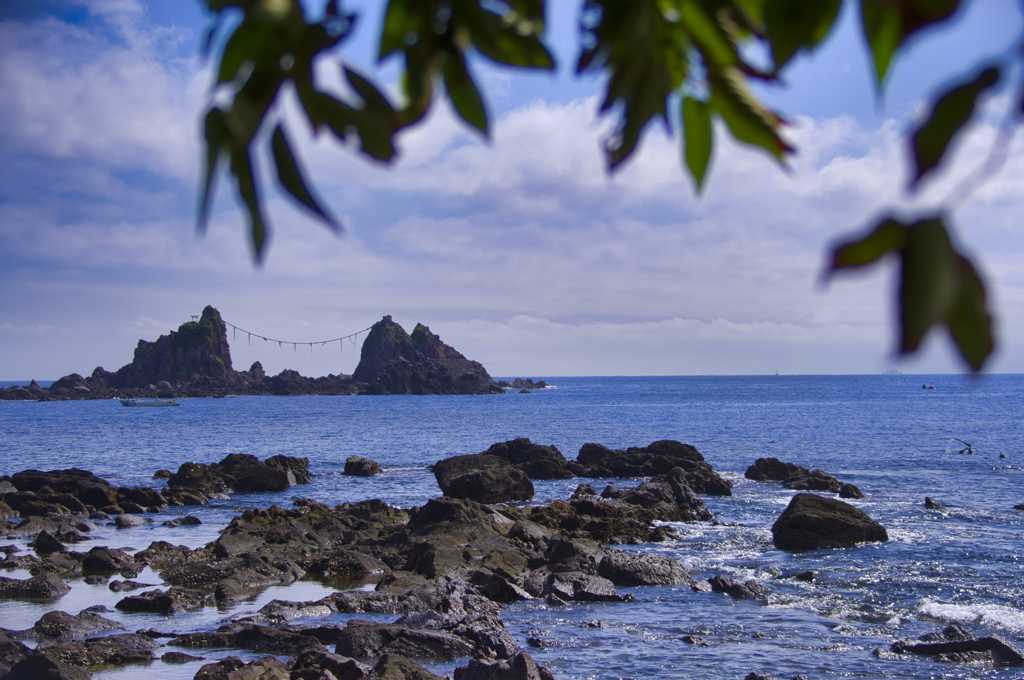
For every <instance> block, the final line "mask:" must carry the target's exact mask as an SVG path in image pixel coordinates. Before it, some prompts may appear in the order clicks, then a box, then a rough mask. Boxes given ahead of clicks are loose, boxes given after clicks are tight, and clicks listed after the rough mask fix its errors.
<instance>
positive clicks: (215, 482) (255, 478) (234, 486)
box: [167, 453, 311, 496]
mask: <svg viewBox="0 0 1024 680" xmlns="http://www.w3.org/2000/svg"><path fill="white" fill-rule="evenodd" d="M310 479H311V475H310V473H309V459H308V458H292V457H290V456H281V455H278V456H271V457H270V458H267V459H266V460H265V461H261V460H260V459H258V458H257V457H256V456H253V455H250V454H247V453H232V454H228V455H227V456H225V457H224V459H223V460H221V461H220V462H219V463H214V464H213V465H206V464H204V463H191V462H190V463H182V464H181V466H180V467H179V468H178V471H177V472H176V473H174V474H173V475H171V476H170V477H169V478H168V479H167V486H168V490H169V492H170V493H171V494H173V493H174V492H176V490H177V489H187V490H190V491H193V492H197V493H200V494H202V495H204V496H214V495H216V494H223V493H227V492H229V491H237V492H242V493H250V492H259V491H284V490H285V489H288V488H290V487H292V486H295V485H296V484H308V483H309V481H310Z"/></svg>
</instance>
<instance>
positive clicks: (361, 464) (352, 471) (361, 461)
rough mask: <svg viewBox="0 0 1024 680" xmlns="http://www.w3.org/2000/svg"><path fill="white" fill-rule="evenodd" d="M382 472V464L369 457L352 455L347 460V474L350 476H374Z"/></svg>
mask: <svg viewBox="0 0 1024 680" xmlns="http://www.w3.org/2000/svg"><path fill="white" fill-rule="evenodd" d="M380 473H381V469H380V465H378V464H377V463H375V462H374V461H372V460H369V459H368V458H363V457H362V456H350V457H349V458H347V459H346V460H345V474H346V475H348V476H350V477H373V476H374V475H379V474H380Z"/></svg>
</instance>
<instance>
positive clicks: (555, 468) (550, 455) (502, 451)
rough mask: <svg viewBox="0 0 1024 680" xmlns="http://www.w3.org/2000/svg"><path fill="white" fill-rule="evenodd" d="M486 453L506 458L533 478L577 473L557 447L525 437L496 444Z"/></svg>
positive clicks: (567, 476)
mask: <svg viewBox="0 0 1024 680" xmlns="http://www.w3.org/2000/svg"><path fill="white" fill-rule="evenodd" d="M484 453H485V454H486V455H489V456H497V457H499V458H504V459H505V460H507V461H508V462H509V463H511V464H512V465H513V466H515V467H516V468H518V469H519V470H521V471H523V472H525V473H526V476H527V477H529V478H530V479H531V480H532V479H571V478H572V477H575V476H576V475H575V474H574V473H573V472H572V471H571V470H569V469H568V468H567V467H566V463H567V461H566V460H565V456H563V455H562V452H561V451H559V450H558V448H557V447H555V446H553V445H551V446H542V445H540V444H534V443H532V442H531V441H530V440H529V439H527V438H525V437H520V438H519V439H513V440H511V441H507V442H500V443H498V444H494V445H493V446H491V447H490V448H489V449H487V450H486V451H484Z"/></svg>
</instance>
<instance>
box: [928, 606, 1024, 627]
mask: <svg viewBox="0 0 1024 680" xmlns="http://www.w3.org/2000/svg"><path fill="white" fill-rule="evenodd" d="M917 608H918V611H920V612H921V613H922V614H925V615H927V616H932V617H934V618H937V619H945V620H946V621H958V622H962V623H977V624H980V625H983V626H990V627H993V628H1002V629H1004V630H1009V631H1013V632H1015V633H1024V611H1021V610H1020V609H1014V608H1012V607H1005V606H1003V605H998V604H947V603H944V602H939V601H937V600H933V599H931V598H928V597H926V598H924V599H923V600H921V604H919V605H918V607H917Z"/></svg>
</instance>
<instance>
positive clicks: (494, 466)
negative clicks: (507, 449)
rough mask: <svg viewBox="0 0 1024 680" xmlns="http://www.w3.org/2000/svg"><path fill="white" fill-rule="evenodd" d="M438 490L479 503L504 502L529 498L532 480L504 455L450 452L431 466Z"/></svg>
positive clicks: (531, 494) (450, 495)
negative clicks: (461, 454) (450, 455)
mask: <svg viewBox="0 0 1024 680" xmlns="http://www.w3.org/2000/svg"><path fill="white" fill-rule="evenodd" d="M432 470H433V472H434V477H435V479H437V485H438V486H439V487H441V493H443V494H444V495H445V496H448V497H450V498H467V499H470V500H474V501H477V502H479V503H508V502H513V501H528V500H530V499H531V498H533V482H531V481H530V478H529V477H528V476H526V474H525V473H524V472H522V471H521V470H519V468H517V467H515V466H513V465H512V464H511V463H509V462H508V460H507V459H506V458H502V457H499V456H492V455H488V454H486V453H480V454H474V455H469V456H453V457H451V458H445V459H444V460H441V461H438V462H437V463H435V464H434V465H433V468H432Z"/></svg>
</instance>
